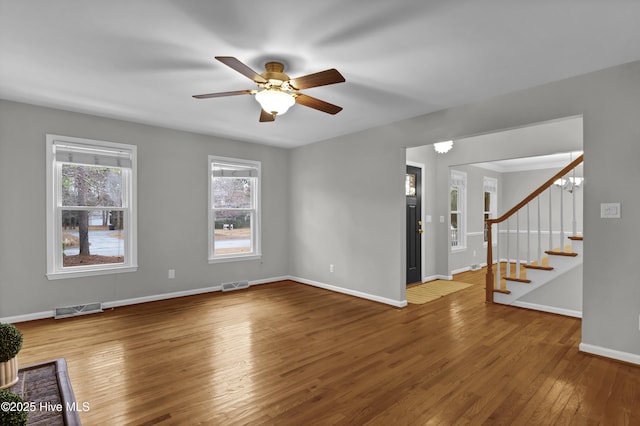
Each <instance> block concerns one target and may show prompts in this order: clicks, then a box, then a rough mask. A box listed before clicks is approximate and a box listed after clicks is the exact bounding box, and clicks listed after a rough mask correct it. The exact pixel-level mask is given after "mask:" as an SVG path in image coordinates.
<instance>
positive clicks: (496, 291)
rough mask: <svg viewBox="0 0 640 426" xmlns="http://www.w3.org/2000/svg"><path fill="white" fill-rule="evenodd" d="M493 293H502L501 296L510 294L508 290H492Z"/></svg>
mask: <svg viewBox="0 0 640 426" xmlns="http://www.w3.org/2000/svg"><path fill="white" fill-rule="evenodd" d="M493 292H494V293H502V294H511V292H510V291H509V290H502V289H500V288H494V289H493Z"/></svg>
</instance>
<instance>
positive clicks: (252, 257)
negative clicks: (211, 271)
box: [209, 254, 262, 264]
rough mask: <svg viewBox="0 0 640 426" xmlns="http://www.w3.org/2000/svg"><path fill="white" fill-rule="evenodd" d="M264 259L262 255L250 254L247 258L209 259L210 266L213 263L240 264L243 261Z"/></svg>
mask: <svg viewBox="0 0 640 426" xmlns="http://www.w3.org/2000/svg"><path fill="white" fill-rule="evenodd" d="M261 258H262V255H261V254H250V255H246V256H226V257H222V256H220V257H214V258H210V259H209V264H213V263H227V262H240V261H242V260H259V259H261Z"/></svg>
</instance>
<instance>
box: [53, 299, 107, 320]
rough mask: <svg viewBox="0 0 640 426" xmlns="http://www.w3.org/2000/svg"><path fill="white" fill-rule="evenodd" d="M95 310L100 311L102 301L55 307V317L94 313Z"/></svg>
mask: <svg viewBox="0 0 640 426" xmlns="http://www.w3.org/2000/svg"><path fill="white" fill-rule="evenodd" d="M96 312H102V303H100V302H95V303H88V304H86V305H78V306H66V307H63V308H56V315H55V317H54V318H55V319H60V318H68V317H76V316H78V315H87V314H94V313H96Z"/></svg>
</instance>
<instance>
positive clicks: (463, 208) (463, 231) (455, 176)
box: [448, 170, 467, 252]
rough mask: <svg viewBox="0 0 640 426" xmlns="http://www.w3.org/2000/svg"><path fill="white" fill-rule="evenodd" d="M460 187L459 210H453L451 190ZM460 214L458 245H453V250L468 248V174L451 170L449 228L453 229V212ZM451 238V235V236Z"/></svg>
mask: <svg viewBox="0 0 640 426" xmlns="http://www.w3.org/2000/svg"><path fill="white" fill-rule="evenodd" d="M453 188H457V189H458V203H457V204H458V210H457V211H455V212H454V211H451V190H452V189H453ZM452 213H457V214H458V245H456V246H453V245H451V244H450V246H451V251H452V252H455V251H463V250H466V248H467V174H466V173H465V172H461V171H458V170H451V171H450V183H449V221H448V223H449V229H451V214H452ZM449 238H451V237H449Z"/></svg>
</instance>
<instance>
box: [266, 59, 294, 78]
mask: <svg viewBox="0 0 640 426" xmlns="http://www.w3.org/2000/svg"><path fill="white" fill-rule="evenodd" d="M264 69H265V70H266V71H265V72H263V73H262V74H261V75H262V77H264V78H265V79H266V80H269V81H270V82H271V81H272V80H278V81H280V82H285V81H289V80H290V78H289V76H288V75H286V74H285V73H284V72H283V71H284V65H283V64H282V63H280V62H267V63H266V64H265V66H264Z"/></svg>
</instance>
